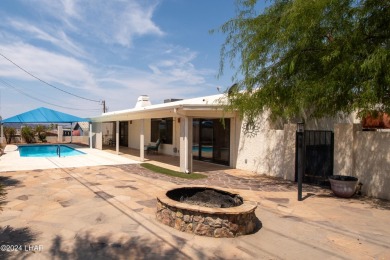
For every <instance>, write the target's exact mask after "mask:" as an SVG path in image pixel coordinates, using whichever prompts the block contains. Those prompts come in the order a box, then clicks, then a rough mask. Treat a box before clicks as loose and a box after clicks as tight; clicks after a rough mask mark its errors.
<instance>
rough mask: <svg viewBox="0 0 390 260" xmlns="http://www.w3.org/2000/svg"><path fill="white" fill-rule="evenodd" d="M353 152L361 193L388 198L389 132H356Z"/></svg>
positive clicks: (389, 191)
mask: <svg viewBox="0 0 390 260" xmlns="http://www.w3.org/2000/svg"><path fill="white" fill-rule="evenodd" d="M354 153H355V165H354V175H353V176H356V177H358V178H359V181H360V182H361V183H363V186H362V192H363V194H365V195H368V196H372V197H376V198H382V199H387V200H390V189H389V187H390V132H361V131H358V132H356V141H355V142H354Z"/></svg>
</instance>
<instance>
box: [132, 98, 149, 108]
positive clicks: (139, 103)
mask: <svg viewBox="0 0 390 260" xmlns="http://www.w3.org/2000/svg"><path fill="white" fill-rule="evenodd" d="M151 104H152V103H150V100H149V96H148V95H141V96H139V97H138V99H137V104H135V108H139V107H146V106H150V105H151Z"/></svg>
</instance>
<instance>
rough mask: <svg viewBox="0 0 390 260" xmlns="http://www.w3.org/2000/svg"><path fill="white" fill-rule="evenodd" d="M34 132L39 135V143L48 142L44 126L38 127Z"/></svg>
mask: <svg viewBox="0 0 390 260" xmlns="http://www.w3.org/2000/svg"><path fill="white" fill-rule="evenodd" d="M34 131H35V133H36V134H37V135H38V139H39V141H41V142H46V127H45V126H44V125H37V126H36V127H35V130H34Z"/></svg>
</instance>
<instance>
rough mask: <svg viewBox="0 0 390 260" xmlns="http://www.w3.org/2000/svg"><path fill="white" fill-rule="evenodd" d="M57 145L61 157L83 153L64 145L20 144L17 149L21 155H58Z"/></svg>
mask: <svg viewBox="0 0 390 260" xmlns="http://www.w3.org/2000/svg"><path fill="white" fill-rule="evenodd" d="M58 147H59V150H60V154H61V157H66V156H74V155H82V154H85V153H83V152H80V151H77V150H75V149H73V148H71V147H69V146H66V145H21V146H19V148H18V149H19V154H20V156H21V157H58Z"/></svg>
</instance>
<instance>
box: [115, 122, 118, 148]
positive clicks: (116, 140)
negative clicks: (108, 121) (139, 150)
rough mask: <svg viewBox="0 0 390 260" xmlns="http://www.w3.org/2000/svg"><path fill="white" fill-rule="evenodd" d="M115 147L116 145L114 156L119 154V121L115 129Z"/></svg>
mask: <svg viewBox="0 0 390 260" xmlns="http://www.w3.org/2000/svg"><path fill="white" fill-rule="evenodd" d="M115 145H116V148H115V149H116V154H119V121H116V129H115Z"/></svg>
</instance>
